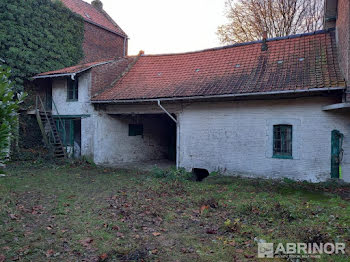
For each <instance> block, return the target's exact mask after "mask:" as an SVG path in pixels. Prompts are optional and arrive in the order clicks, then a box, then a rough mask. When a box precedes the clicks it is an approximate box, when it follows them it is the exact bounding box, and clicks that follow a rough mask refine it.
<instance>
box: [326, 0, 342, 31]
mask: <svg viewBox="0 0 350 262" xmlns="http://www.w3.org/2000/svg"><path fill="white" fill-rule="evenodd" d="M337 4H338V0H325V2H324V18H323V27H324V29H326V30H327V29H330V28H335V26H336V21H337Z"/></svg>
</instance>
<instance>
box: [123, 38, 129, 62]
mask: <svg viewBox="0 0 350 262" xmlns="http://www.w3.org/2000/svg"><path fill="white" fill-rule="evenodd" d="M127 40H128V38H127V37H124V50H123V57H125V56H126V41H127Z"/></svg>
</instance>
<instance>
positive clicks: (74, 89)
mask: <svg viewBox="0 0 350 262" xmlns="http://www.w3.org/2000/svg"><path fill="white" fill-rule="evenodd" d="M78 82H79V80H78V78H77V77H76V78H75V80H72V79H71V78H69V79H68V81H67V101H78Z"/></svg>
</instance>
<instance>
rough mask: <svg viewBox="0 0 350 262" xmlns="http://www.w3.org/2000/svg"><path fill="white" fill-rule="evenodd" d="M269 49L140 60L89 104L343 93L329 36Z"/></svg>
mask: <svg viewBox="0 0 350 262" xmlns="http://www.w3.org/2000/svg"><path fill="white" fill-rule="evenodd" d="M268 46H269V49H268V51H261V43H260V42H253V43H248V44H240V45H233V46H229V47H225V48H218V49H211V50H204V51H199V52H192V53H184V54H173V55H150V56H142V57H140V59H139V60H138V61H137V62H136V64H135V65H134V66H133V68H132V69H131V70H130V71H129V72H128V73H127V74H126V75H125V76H124V77H123V78H121V79H120V80H119V81H118V82H117V83H116V84H115V85H114V86H113V87H112V88H110V89H107V90H106V91H104V92H102V93H101V94H100V95H98V96H96V97H94V98H93V100H95V101H111V100H129V99H154V98H172V97H189V96H207V95H224V94H244V93H255V92H270V91H285V90H306V89H313V88H329V87H345V81H344V78H343V77H342V75H341V72H340V70H339V65H338V61H337V54H336V47H335V39H334V32H333V31H331V32H316V33H314V34H306V35H300V36H296V37H294V36H291V37H287V38H284V39H277V40H269V41H268ZM300 58H303V59H300ZM279 61H281V62H279ZM237 64H239V65H240V66H239V67H237V66H236V65H237ZM198 69H199V70H198Z"/></svg>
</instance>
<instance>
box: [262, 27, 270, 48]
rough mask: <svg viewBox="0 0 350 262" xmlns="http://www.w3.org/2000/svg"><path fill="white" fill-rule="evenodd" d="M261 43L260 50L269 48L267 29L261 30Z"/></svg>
mask: <svg viewBox="0 0 350 262" xmlns="http://www.w3.org/2000/svg"><path fill="white" fill-rule="evenodd" d="M262 41H263V42H262V45H261V51H267V50H268V49H269V47H268V45H267V31H264V32H263V40H262Z"/></svg>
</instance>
